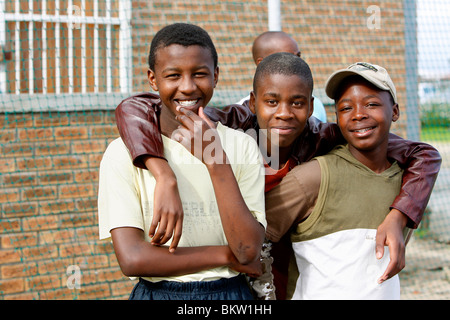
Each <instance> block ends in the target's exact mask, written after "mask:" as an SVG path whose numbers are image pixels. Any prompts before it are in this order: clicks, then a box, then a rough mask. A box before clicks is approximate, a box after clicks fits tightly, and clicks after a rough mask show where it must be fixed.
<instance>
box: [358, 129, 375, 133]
mask: <svg viewBox="0 0 450 320" xmlns="http://www.w3.org/2000/svg"><path fill="white" fill-rule="evenodd" d="M369 130H372V128H365V129H360V130H355V132H361V133H364V132H367V131H369Z"/></svg>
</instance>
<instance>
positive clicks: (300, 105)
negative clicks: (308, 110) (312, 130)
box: [292, 101, 305, 108]
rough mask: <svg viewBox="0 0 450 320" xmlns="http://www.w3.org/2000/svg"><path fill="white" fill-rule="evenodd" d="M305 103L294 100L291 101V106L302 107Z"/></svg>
mask: <svg viewBox="0 0 450 320" xmlns="http://www.w3.org/2000/svg"><path fill="white" fill-rule="evenodd" d="M304 105H305V103H304V102H303V101H294V102H292V106H293V107H294V108H302V107H303V106H304Z"/></svg>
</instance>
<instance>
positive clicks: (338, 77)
mask: <svg viewBox="0 0 450 320" xmlns="http://www.w3.org/2000/svg"><path fill="white" fill-rule="evenodd" d="M354 75H358V76H360V77H362V78H364V79H365V80H367V81H369V82H370V83H372V84H373V85H374V86H376V87H377V88H380V89H381V90H387V91H390V90H389V87H388V86H386V85H384V84H383V83H382V82H380V81H376V80H375V79H373V78H370V77H367V76H366V75H365V74H364V73H360V72H356V71H353V70H349V69H341V70H338V71H335V72H334V73H333V74H332V75H331V76H330V77H329V78H328V80H327V82H326V84H325V93H326V94H327V96H328V97H330V98H331V99H333V100H335V97H336V91H337V89H338V88H339V86H340V85H341V83H342V81H344V79H346V78H348V77H350V76H354Z"/></svg>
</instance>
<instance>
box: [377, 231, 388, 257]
mask: <svg viewBox="0 0 450 320" xmlns="http://www.w3.org/2000/svg"><path fill="white" fill-rule="evenodd" d="M385 243H386V233H385V232H382V231H381V230H380V229H378V231H377V235H376V237H375V253H376V257H377V259H378V260H379V259H381V258H383V256H384V244H385Z"/></svg>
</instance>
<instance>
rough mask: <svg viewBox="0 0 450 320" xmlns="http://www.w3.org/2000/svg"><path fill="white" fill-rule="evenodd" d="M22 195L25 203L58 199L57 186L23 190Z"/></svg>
mask: <svg viewBox="0 0 450 320" xmlns="http://www.w3.org/2000/svg"><path fill="white" fill-rule="evenodd" d="M21 194H22V199H23V200H24V201H32V200H38V201H41V200H47V199H55V198H56V197H57V188H56V186H47V187H39V186H35V187H32V188H25V189H22V191H21Z"/></svg>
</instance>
